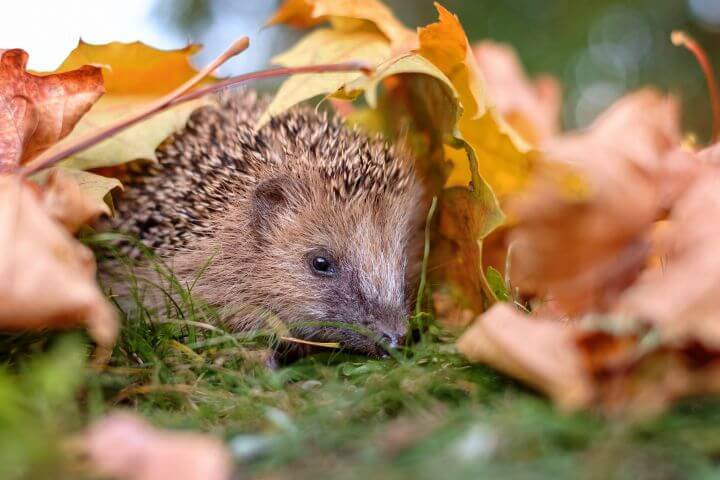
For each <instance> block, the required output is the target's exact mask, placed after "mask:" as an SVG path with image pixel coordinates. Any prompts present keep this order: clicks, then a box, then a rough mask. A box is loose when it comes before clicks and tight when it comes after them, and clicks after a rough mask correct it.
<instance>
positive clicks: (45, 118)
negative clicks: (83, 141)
mask: <svg viewBox="0 0 720 480" xmlns="http://www.w3.org/2000/svg"><path fill="white" fill-rule="evenodd" d="M27 59H28V54H27V53H26V52H25V51H23V50H19V49H13V50H0V170H2V169H6V170H9V169H13V168H15V167H17V166H18V165H20V164H24V163H26V162H28V161H29V160H31V159H32V158H33V157H35V156H37V155H38V154H40V153H41V152H43V151H44V150H46V149H47V148H48V147H50V146H52V145H53V144H54V143H56V142H57V141H58V140H60V139H61V138H63V137H64V136H66V135H67V134H68V133H70V131H71V130H72V128H73V127H74V126H75V123H77V121H78V120H79V119H80V117H82V116H83V115H84V114H85V112H87V111H88V110H89V109H90V107H91V106H92V105H93V103H95V101H96V100H97V99H98V98H100V96H101V95H102V94H103V92H104V89H103V78H102V74H101V73H100V69H99V68H98V67H93V66H87V65H86V66H78V67H77V69H76V70H75V69H72V70H71V71H66V72H64V73H58V74H53V75H45V76H41V75H35V74H32V73H29V72H28V71H27V70H26V69H25V67H26V64H27ZM68 70H70V69H68Z"/></svg>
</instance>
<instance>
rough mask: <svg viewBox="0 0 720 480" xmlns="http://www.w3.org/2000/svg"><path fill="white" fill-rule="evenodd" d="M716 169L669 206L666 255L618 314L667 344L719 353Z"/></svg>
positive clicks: (719, 183) (719, 181)
mask: <svg viewBox="0 0 720 480" xmlns="http://www.w3.org/2000/svg"><path fill="white" fill-rule="evenodd" d="M719 217H720V171H717V170H707V171H706V172H705V174H704V175H703V176H702V178H700V179H699V180H698V181H696V182H695V183H694V184H693V185H692V186H691V187H690V188H689V189H688V191H687V193H686V194H685V195H683V196H682V197H681V198H680V199H679V200H678V202H677V203H676V205H675V206H674V208H673V211H672V214H671V216H670V226H669V227H668V228H667V231H665V232H664V237H665V241H664V243H665V248H663V250H664V251H666V252H667V255H666V257H665V258H664V259H663V260H664V261H663V263H662V265H661V266H659V267H658V268H654V269H649V270H647V271H646V272H645V273H644V274H643V276H642V277H641V278H640V279H639V280H638V282H637V283H636V284H635V285H633V286H632V287H631V288H630V289H629V290H628V291H627V292H626V293H625V294H624V295H623V297H622V299H621V300H620V302H619V305H618V307H617V309H616V310H617V311H618V312H620V313H625V314H629V315H633V316H637V317H640V318H641V319H643V320H645V321H647V322H650V323H651V324H652V325H654V326H655V327H657V328H658V329H659V331H660V332H661V334H662V337H663V341H664V342H667V343H668V344H672V345H678V344H680V345H683V344H687V343H688V342H698V343H701V344H703V345H704V347H705V348H707V349H709V350H714V351H720V322H718V321H717V316H718V312H719V311H720V251H719V247H718V239H719V238H720V225H719V224H718V223H717V222H716V221H713V220H710V219H717V218H719Z"/></svg>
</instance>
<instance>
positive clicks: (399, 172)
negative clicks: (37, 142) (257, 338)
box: [114, 92, 423, 354]
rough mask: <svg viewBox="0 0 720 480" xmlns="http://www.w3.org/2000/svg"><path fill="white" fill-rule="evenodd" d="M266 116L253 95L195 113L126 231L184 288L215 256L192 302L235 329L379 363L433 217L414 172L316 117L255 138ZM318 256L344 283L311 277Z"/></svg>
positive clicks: (127, 206)
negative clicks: (284, 333) (336, 348)
mask: <svg viewBox="0 0 720 480" xmlns="http://www.w3.org/2000/svg"><path fill="white" fill-rule="evenodd" d="M264 106H265V103H264V101H263V100H258V99H257V97H256V96H255V95H254V94H253V93H252V92H245V93H241V94H235V95H233V96H230V97H229V98H224V99H221V102H220V107H219V108H206V109H203V110H201V111H200V112H197V113H196V114H195V115H193V117H192V118H191V120H190V121H189V122H188V125H187V127H186V128H185V129H184V130H182V131H180V132H178V133H177V134H175V135H174V136H173V137H172V138H171V139H170V140H169V141H168V142H166V143H165V144H164V145H163V146H162V148H161V149H160V151H159V152H158V156H159V158H160V165H159V167H157V168H155V169H154V172H153V175H150V176H143V177H140V178H138V179H137V180H136V181H135V183H134V184H133V185H131V186H130V188H129V189H128V192H127V194H126V195H125V197H126V198H124V199H121V200H120V202H119V210H120V212H119V213H120V216H119V220H117V221H116V222H115V224H114V227H115V228H116V229H120V230H125V231H129V232H131V233H134V234H135V235H137V236H139V237H140V239H141V240H142V241H143V242H145V243H146V244H147V245H149V246H152V247H154V248H156V249H157V250H158V252H159V254H160V255H161V256H163V257H165V258H166V259H168V261H169V262H170V263H171V266H172V268H173V269H174V271H175V272H176V274H177V275H178V276H179V277H180V278H184V279H191V278H194V276H195V275H196V273H197V272H198V271H199V270H201V269H202V268H203V267H204V266H205V265H206V264H207V262H208V259H209V258H210V257H211V256H212V257H213V260H212V261H211V263H210V264H209V266H207V269H206V270H205V272H204V274H203V275H202V276H201V277H200V280H199V281H198V282H197V284H196V287H195V289H194V292H195V293H196V294H198V295H199V296H200V297H202V298H204V299H206V300H207V301H208V302H210V303H211V304H214V305H217V306H219V307H221V309H222V312H223V313H224V314H225V315H224V316H225V318H226V319H227V321H228V323H229V324H230V325H231V326H233V327H234V328H236V329H237V330H248V329H253V328H262V327H265V326H272V325H273V324H275V326H276V327H277V324H280V325H282V326H284V327H287V329H288V330H289V332H290V333H291V334H292V335H295V336H299V337H302V338H305V339H309V340H315V341H333V342H340V343H341V344H342V345H344V346H345V347H347V348H349V349H351V350H354V351H359V352H364V353H367V354H377V353H379V352H380V350H379V348H378V342H377V340H378V339H379V338H380V339H382V340H384V341H388V342H396V341H398V340H399V339H400V338H401V337H402V336H403V335H404V334H405V333H406V330H407V317H408V313H409V307H410V302H411V300H412V296H413V294H414V287H415V285H416V283H415V278H416V273H417V265H418V253H419V248H418V247H419V246H418V244H417V242H416V241H415V240H416V239H417V238H419V235H416V233H417V231H418V229H419V226H420V222H421V218H422V212H423V208H422V205H421V188H420V185H419V183H418V181H417V179H416V178H415V174H414V171H413V166H412V161H411V159H410V158H408V156H407V155H406V154H405V153H403V152H402V151H400V150H398V149H397V148H395V147H392V146H389V145H387V144H385V143H384V142H382V141H380V140H378V139H376V140H370V139H368V138H367V137H365V136H364V135H362V134H361V133H359V132H356V131H350V130H347V129H346V128H344V127H343V126H342V125H341V124H340V123H339V121H338V120H335V119H329V118H327V117H325V116H324V115H321V114H317V113H315V112H313V111H310V110H307V109H296V110H293V111H291V112H289V113H287V114H285V115H282V116H279V117H277V118H274V119H273V120H272V121H271V122H270V123H269V124H268V125H267V126H265V127H264V128H262V129H261V130H259V131H255V130H254V129H253V124H254V121H255V119H256V118H257V116H258V114H259V112H261V111H262V110H263V108H264ZM128 252H129V253H130V254H133V253H135V252H133V251H132V250H129V249H128ZM315 256H323V257H328V258H332V259H334V260H335V265H336V267H337V268H336V272H335V276H334V277H332V278H328V277H324V276H322V275H318V274H317V273H313V270H312V269H311V266H310V265H311V262H312V258H314V257H315ZM322 323H326V325H320V324H322ZM327 323H330V324H334V325H327ZM337 324H341V325H337ZM342 325H348V328H343V327H342ZM358 328H359V329H360V330H362V331H360V332H359V331H357V329H358Z"/></svg>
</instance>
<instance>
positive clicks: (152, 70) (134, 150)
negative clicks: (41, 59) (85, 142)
mask: <svg viewBox="0 0 720 480" xmlns="http://www.w3.org/2000/svg"><path fill="white" fill-rule="evenodd" d="M198 49H199V47H198V46H195V45H191V46H188V47H186V48H183V49H179V50H169V51H162V50H157V49H155V48H152V47H149V46H147V45H145V44H142V43H140V42H135V43H129V44H124V43H118V42H115V43H110V44H107V45H91V44H88V43H84V42H80V43H79V44H78V46H77V47H76V48H75V49H74V50H73V51H72V52H71V53H70V55H69V56H68V57H67V58H66V59H65V61H64V62H63V64H62V65H61V66H60V67H59V69H58V71H59V72H65V71H67V70H71V69H73V68H76V67H77V65H81V64H86V63H92V64H95V65H103V66H105V67H106V68H104V69H103V78H104V79H105V88H106V94H105V96H103V98H102V99H101V100H100V101H99V102H97V103H96V104H95V106H93V108H92V109H91V110H90V111H89V112H88V113H87V114H86V115H85V116H84V117H83V118H82V120H81V121H80V122H79V123H78V125H77V127H76V128H75V130H74V131H73V133H72V134H71V135H70V136H68V138H67V139H66V140H65V141H63V142H60V143H58V144H57V145H55V147H54V148H53V151H56V150H61V149H63V148H64V147H65V146H66V145H67V144H68V143H69V142H72V141H73V139H75V138H79V137H81V136H83V135H86V134H87V133H89V132H92V131H94V130H97V129H98V128H99V127H102V126H105V125H108V124H110V123H112V122H113V121H115V120H117V119H118V118H120V117H123V116H125V115H129V114H131V113H133V112H135V111H138V110H141V109H143V108H144V107H146V106H147V105H148V104H150V103H151V102H153V101H154V100H156V99H158V98H160V97H162V96H163V95H165V94H167V93H169V92H171V91H172V90H174V89H175V88H176V87H178V86H179V85H181V84H183V83H184V82H185V81H187V80H188V79H190V78H192V77H193V76H194V75H195V74H196V73H197V71H196V70H195V69H194V68H193V67H192V65H191V64H190V61H189V58H190V56H192V55H193V54H194V53H195V52H197V51H198ZM205 102H207V100H204V99H200V100H196V101H192V102H188V103H183V104H181V105H179V106H176V107H173V108H170V109H166V110H164V111H162V112H161V113H159V114H157V115H155V116H153V117H151V118H149V119H147V120H145V121H143V122H141V123H139V124H137V125H134V126H132V127H130V128H127V129H126V130H124V131H122V132H120V133H118V134H116V135H113V136H112V137H111V138H109V139H107V140H104V141H103V142H101V143H99V144H97V145H95V146H93V147H91V148H89V149H87V150H84V151H82V152H80V153H77V154H75V155H74V156H72V157H71V158H69V159H67V160H65V161H64V162H63V166H65V167H67V168H75V169H79V170H87V169H91V168H98V167H107V166H113V165H119V164H122V163H125V162H128V161H131V160H136V159H150V160H152V159H154V158H155V149H156V148H157V146H158V145H159V144H160V142H162V141H163V140H164V139H165V138H166V137H167V136H168V135H170V134H171V133H173V132H174V131H176V130H178V129H180V128H182V127H183V126H184V125H185V122H186V121H187V118H188V117H189V116H190V114H191V113H192V112H193V111H194V110H195V109H196V108H198V107H199V106H200V105H202V104H205Z"/></svg>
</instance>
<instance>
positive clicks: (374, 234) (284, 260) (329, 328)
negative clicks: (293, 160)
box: [245, 175, 418, 355]
mask: <svg viewBox="0 0 720 480" xmlns="http://www.w3.org/2000/svg"><path fill="white" fill-rule="evenodd" d="M320 181H321V179H320V178H319V177H317V176H309V177H308V176H301V177H293V176H288V175H281V176H276V177H273V178H271V179H269V180H265V181H264V182H262V183H261V184H260V185H258V186H257V187H256V189H255V193H254V196H253V198H252V206H251V209H250V210H251V222H252V224H253V227H254V228H253V231H254V232H256V239H255V240H256V242H255V248H256V250H255V251H256V255H257V256H256V260H255V261H256V262H262V264H261V265H256V266H257V268H256V269H253V272H252V274H251V277H252V278H247V279H246V280H245V281H247V282H248V283H249V284H251V285H253V286H254V287H255V288H261V289H262V290H263V292H262V293H263V294H264V295H265V298H264V300H263V304H264V307H265V308H266V309H268V310H270V311H272V312H274V313H275V314H276V316H277V318H279V319H280V320H281V321H282V322H283V323H285V324H286V325H287V326H288V327H289V328H290V330H291V332H292V333H293V334H294V335H295V336H298V337H300V338H304V339H307V340H313V341H322V342H339V343H340V344H341V345H342V346H343V347H345V348H347V349H348V350H351V351H355V352H358V353H364V354H368V355H382V354H383V353H384V352H385V348H387V347H397V346H400V345H401V344H402V343H403V339H404V336H405V334H406V332H407V327H408V312H409V306H410V303H411V298H410V295H409V294H408V292H410V291H412V290H413V289H412V288H411V285H410V283H411V282H412V277H413V273H414V264H415V249H414V248H413V245H411V242H410V239H411V238H413V233H414V232H413V229H414V228H415V224H414V220H415V219H416V215H415V211H416V210H417V208H418V201H417V198H416V197H417V195H416V192H414V191H412V190H408V191H405V192H404V193H403V194H402V195H397V194H396V195H392V196H391V195H387V196H382V195H375V196H367V197H362V198H357V199H355V201H352V202H344V201H341V200H339V199H333V200H331V201H328V198H332V197H331V196H329V195H330V194H329V193H328V192H327V191H326V190H325V188H323V187H322V184H319V183H318V182H320ZM413 285H414V283H413Z"/></svg>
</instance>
